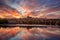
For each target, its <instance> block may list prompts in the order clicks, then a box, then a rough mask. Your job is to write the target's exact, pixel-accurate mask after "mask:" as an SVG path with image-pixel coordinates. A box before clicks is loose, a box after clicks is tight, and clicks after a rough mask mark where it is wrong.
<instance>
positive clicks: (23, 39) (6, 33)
mask: <svg viewBox="0 0 60 40" xmlns="http://www.w3.org/2000/svg"><path fill="white" fill-rule="evenodd" d="M0 40H60V29H59V28H31V29H27V28H20V27H14V28H13V27H12V28H0Z"/></svg>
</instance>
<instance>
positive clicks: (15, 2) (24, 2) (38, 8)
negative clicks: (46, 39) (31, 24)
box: [0, 0, 60, 18]
mask: <svg viewBox="0 0 60 40" xmlns="http://www.w3.org/2000/svg"><path fill="white" fill-rule="evenodd" d="M0 5H8V6H10V7H11V8H14V9H16V11H18V12H19V14H21V15H23V16H30V17H37V18H60V0H0ZM18 17H19V16H18Z"/></svg>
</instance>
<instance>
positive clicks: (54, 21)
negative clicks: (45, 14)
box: [0, 18, 60, 25]
mask: <svg viewBox="0 0 60 40" xmlns="http://www.w3.org/2000/svg"><path fill="white" fill-rule="evenodd" d="M7 23H8V24H43V25H60V19H42V18H20V19H0V24H7Z"/></svg>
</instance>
